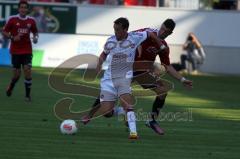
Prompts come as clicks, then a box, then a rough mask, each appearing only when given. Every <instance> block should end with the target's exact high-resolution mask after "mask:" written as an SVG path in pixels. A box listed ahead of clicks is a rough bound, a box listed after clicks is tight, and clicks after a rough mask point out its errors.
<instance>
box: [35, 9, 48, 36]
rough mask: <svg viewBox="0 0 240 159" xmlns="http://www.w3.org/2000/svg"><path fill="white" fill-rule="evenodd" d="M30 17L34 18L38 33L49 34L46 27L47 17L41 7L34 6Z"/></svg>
mask: <svg viewBox="0 0 240 159" xmlns="http://www.w3.org/2000/svg"><path fill="white" fill-rule="evenodd" d="M31 16H32V17H34V19H35V21H36V24H37V28H38V31H39V32H42V33H44V32H49V31H48V27H47V18H48V17H47V15H46V14H45V9H44V7H42V6H34V7H33V8H32V12H31Z"/></svg>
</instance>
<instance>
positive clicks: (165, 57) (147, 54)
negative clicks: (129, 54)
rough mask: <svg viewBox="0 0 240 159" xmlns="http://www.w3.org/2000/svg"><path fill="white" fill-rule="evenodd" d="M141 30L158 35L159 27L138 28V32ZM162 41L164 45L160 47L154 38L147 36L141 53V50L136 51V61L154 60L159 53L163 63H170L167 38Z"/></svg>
mask: <svg viewBox="0 0 240 159" xmlns="http://www.w3.org/2000/svg"><path fill="white" fill-rule="evenodd" d="M141 31H148V32H153V33H154V34H156V35H157V34H158V30H157V29H151V28H144V29H140V30H137V32H141ZM162 42H163V44H164V47H163V48H161V49H160V47H159V46H158V44H157V43H156V42H155V41H154V40H152V39H150V38H147V39H146V40H145V41H144V42H142V44H141V47H142V49H141V50H142V51H141V53H140V52H139V51H137V52H136V56H135V61H150V62H154V61H155V59H156V57H157V55H158V56H159V57H160V61H161V64H164V65H170V59H169V47H168V44H167V42H166V41H165V40H163V41H162Z"/></svg>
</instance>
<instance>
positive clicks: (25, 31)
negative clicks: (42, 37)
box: [18, 28, 28, 34]
mask: <svg viewBox="0 0 240 159" xmlns="http://www.w3.org/2000/svg"><path fill="white" fill-rule="evenodd" d="M18 33H21V34H27V33H28V29H26V28H18Z"/></svg>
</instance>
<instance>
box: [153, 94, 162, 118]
mask: <svg viewBox="0 0 240 159" xmlns="http://www.w3.org/2000/svg"><path fill="white" fill-rule="evenodd" d="M165 98H166V96H165V97H161V98H160V97H156V98H155V101H154V103H153V106H152V113H151V117H152V120H153V121H155V120H156V119H157V117H158V115H159V112H160V109H162V107H163V106H164V103H165Z"/></svg>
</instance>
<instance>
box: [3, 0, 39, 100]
mask: <svg viewBox="0 0 240 159" xmlns="http://www.w3.org/2000/svg"><path fill="white" fill-rule="evenodd" d="M28 9H29V4H28V3H27V1H20V2H19V3H18V12H19V14H17V15H14V16H11V17H9V19H8V20H7V22H6V24H5V26H4V28H3V35H4V36H6V37H7V38H9V39H10V40H11V44H10V53H11V61H12V66H13V77H12V80H11V82H10V84H9V86H8V88H7V91H6V95H7V96H11V95H12V91H13V88H14V86H15V84H16V82H17V81H18V80H19V78H20V75H21V68H23V71H24V77H25V81H24V84H25V91H26V95H25V97H26V101H31V96H30V92H31V85H32V73H31V67H32V43H31V39H30V33H33V43H35V44H36V43H37V42H38V30H37V27H36V22H35V20H34V19H33V18H32V17H29V16H27V13H28Z"/></svg>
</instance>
